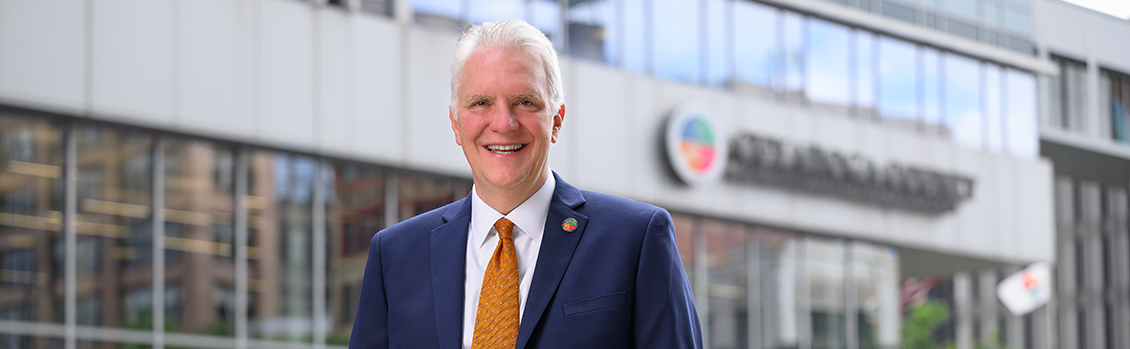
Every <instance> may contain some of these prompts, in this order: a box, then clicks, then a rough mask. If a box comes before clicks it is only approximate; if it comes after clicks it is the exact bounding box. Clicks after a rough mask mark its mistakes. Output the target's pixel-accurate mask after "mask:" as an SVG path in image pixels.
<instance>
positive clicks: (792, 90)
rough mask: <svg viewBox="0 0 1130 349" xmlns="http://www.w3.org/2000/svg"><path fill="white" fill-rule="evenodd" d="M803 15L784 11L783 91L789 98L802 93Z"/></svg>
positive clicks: (797, 96)
mask: <svg viewBox="0 0 1130 349" xmlns="http://www.w3.org/2000/svg"><path fill="white" fill-rule="evenodd" d="M804 19H805V18H804V17H803V16H801V15H800V14H798V13H794V12H785V16H784V20H783V22H784V30H785V33H784V34H785V35H784V37H785V41H784V43H783V47H784V53H785V71H784V73H785V76H784V81H783V82H784V86H783V87H784V93H785V95H786V96H787V97H788V98H789V99H790V100H791V99H794V98H799V97H800V96H801V94H803V93H804V61H805V59H804V56H805V52H804V46H805V40H804V37H805V35H806V33H805V30H804V29H805V28H804V27H805V25H804Z"/></svg>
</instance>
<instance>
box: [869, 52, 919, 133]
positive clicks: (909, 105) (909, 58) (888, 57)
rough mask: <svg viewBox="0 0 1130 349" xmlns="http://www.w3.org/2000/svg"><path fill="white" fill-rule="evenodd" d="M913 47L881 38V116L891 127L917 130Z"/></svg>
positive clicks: (915, 62)
mask: <svg viewBox="0 0 1130 349" xmlns="http://www.w3.org/2000/svg"><path fill="white" fill-rule="evenodd" d="M916 55H917V50H916V47H915V46H914V44H911V43H909V42H906V41H902V40H898V39H893V38H890V37H886V36H883V37H880V38H879V74H878V75H879V101H878V102H879V114H880V115H882V116H883V118H884V119H885V120H886V121H888V122H891V123H894V124H897V125H900V126H905V127H908V128H912V129H913V128H915V127H916V126H917V122H918V96H919V95H918V86H919V84H918V77H919V75H918V60H917V57H916Z"/></svg>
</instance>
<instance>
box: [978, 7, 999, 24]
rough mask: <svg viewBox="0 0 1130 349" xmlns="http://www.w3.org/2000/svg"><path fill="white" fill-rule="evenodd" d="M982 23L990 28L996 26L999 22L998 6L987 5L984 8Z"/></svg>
mask: <svg viewBox="0 0 1130 349" xmlns="http://www.w3.org/2000/svg"><path fill="white" fill-rule="evenodd" d="M982 9H983V11H982V12H981V21H982V22H983V23H985V24H988V25H990V26H996V25H997V23H998V22H999V20H998V19H997V5H994V4H990V3H986V4H985V7H982Z"/></svg>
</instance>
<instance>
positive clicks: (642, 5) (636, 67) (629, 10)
mask: <svg viewBox="0 0 1130 349" xmlns="http://www.w3.org/2000/svg"><path fill="white" fill-rule="evenodd" d="M622 1H623V6H624V11H623V18H624V69H626V70H628V71H630V72H633V73H645V72H648V70H649V69H651V67H650V65H649V62H651V51H650V50H651V46H650V45H648V37H647V35H648V33H647V27H648V25H646V24H645V23H646V22H647V21H648V19H650V17H649V16H647V14H648V13H649V7H648V6H649V4H650V3H649V2H647V0H622Z"/></svg>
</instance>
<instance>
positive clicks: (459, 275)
mask: <svg viewBox="0 0 1130 349" xmlns="http://www.w3.org/2000/svg"><path fill="white" fill-rule="evenodd" d="M470 200H471V198H470V197H467V198H466V199H463V200H462V201H460V202H458V203H456V204H455V205H452V206H451V207H450V208H449V209H448V210H447V212H446V213H444V215H443V219H444V221H446V222H447V223H445V224H443V225H440V226H438V227H436V228H435V229H432V232H431V235H432V236H431V263H432V293H433V297H434V299H433V302H434V303H435V321H436V332H437V333H436V335H437V338H438V339H439V347H440V348H457V347H461V346H462V345H463V344H462V342H463V336H462V334H463V296H464V295H463V282H464V280H465V279H466V274H467V266H466V264H467V259H466V254H467V228H468V227H469V226H470V224H471V201H470Z"/></svg>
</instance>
